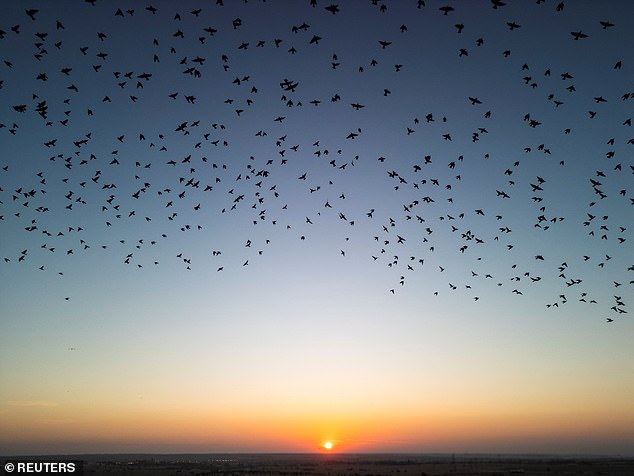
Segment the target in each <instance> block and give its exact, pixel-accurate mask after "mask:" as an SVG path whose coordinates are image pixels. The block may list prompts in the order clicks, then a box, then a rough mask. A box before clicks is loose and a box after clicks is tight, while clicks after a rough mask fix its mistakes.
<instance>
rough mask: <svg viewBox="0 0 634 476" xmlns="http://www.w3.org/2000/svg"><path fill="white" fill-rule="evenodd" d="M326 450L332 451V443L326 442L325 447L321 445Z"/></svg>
mask: <svg viewBox="0 0 634 476" xmlns="http://www.w3.org/2000/svg"><path fill="white" fill-rule="evenodd" d="M321 446H322V447H323V448H324V449H325V450H331V449H332V448H333V446H334V445H333V443H332V441H326V442H325V443H324V444H323V445H321Z"/></svg>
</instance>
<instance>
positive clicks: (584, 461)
mask: <svg viewBox="0 0 634 476" xmlns="http://www.w3.org/2000/svg"><path fill="white" fill-rule="evenodd" d="M56 458H60V457H56ZM3 459H6V460H7V461H8V460H9V459H8V458H3ZM72 459H76V460H83V461H84V474H86V475H100V474H121V475H135V476H142V475H180V476H184V475H204V474H207V475H251V476H260V475H269V476H270V475H311V476H321V475H331V476H335V475H359V476H370V475H375V476H379V475H386V476H389V475H399V476H408V475H417V476H423V475H427V476H441V475H474V476H479V475H482V476H484V475H515V474H521V475H526V476H542V475H593V476H597V475H606V476H631V475H633V474H634V458H619V457H587V458H586V457H573V456H570V457H564V456H533V455H528V456H492V455H456V456H452V455H407V454H394V455H393V454H373V455H371V454H368V455H363V454H357V455H353V454H230V455H83V456H73V457H72Z"/></svg>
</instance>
